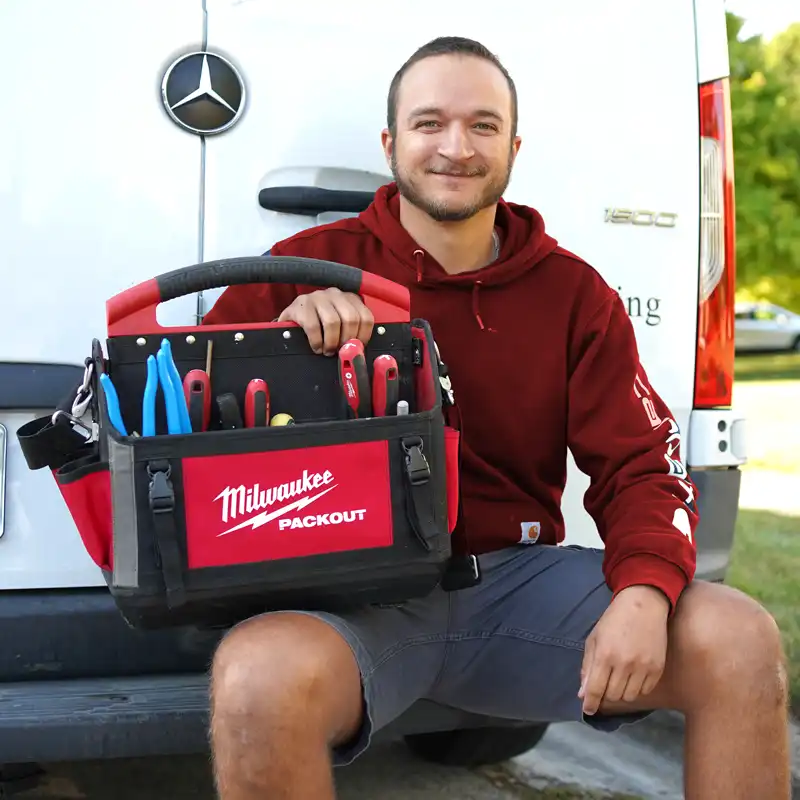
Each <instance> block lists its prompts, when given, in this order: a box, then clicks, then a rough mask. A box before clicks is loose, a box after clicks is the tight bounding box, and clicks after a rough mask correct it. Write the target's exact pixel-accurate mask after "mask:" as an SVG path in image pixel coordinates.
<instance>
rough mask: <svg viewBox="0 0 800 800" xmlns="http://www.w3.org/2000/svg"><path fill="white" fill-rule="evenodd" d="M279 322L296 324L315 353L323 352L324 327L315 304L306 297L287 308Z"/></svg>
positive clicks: (299, 298)
mask: <svg viewBox="0 0 800 800" xmlns="http://www.w3.org/2000/svg"><path fill="white" fill-rule="evenodd" d="M278 322H296V323H297V324H298V325H299V326H300V327H301V328H302V329H303V331H304V332H305V334H306V337H307V338H308V344H309V346H310V347H311V349H312V350H313V351H314V352H315V353H321V352H322V326H321V325H320V321H319V316H318V315H317V310H316V308H315V306H314V303H313V302H312V301H310V300H309V299H308V296H306V295H304V296H302V297H298V298H297V299H296V300H295V301H294V302H293V303H292V304H291V305H289V306H287V307H286V308H285V309H284V310H283V312H282V313H281V315H280V316H279V317H278Z"/></svg>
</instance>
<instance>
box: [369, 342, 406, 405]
mask: <svg viewBox="0 0 800 800" xmlns="http://www.w3.org/2000/svg"><path fill="white" fill-rule="evenodd" d="M399 397H400V371H399V370H398V368H397V361H396V360H395V358H394V356H390V355H388V354H384V355H380V356H378V357H377V358H376V359H375V360H374V361H373V362H372V413H373V414H374V415H375V416H376V417H385V416H387V415H388V414H393V413H394V409H395V407H396V406H397V401H398V399H399Z"/></svg>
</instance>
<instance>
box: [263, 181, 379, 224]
mask: <svg viewBox="0 0 800 800" xmlns="http://www.w3.org/2000/svg"><path fill="white" fill-rule="evenodd" d="M374 197H375V193H374V192H357V191H352V190H349V189H320V188H318V187H316V186H270V187H268V188H266V189H262V190H261V191H260V192H259V193H258V204H259V205H260V206H261V208H265V209H267V211H280V212H282V213H284V214H299V215H301V216H304V217H315V216H316V215H317V214H323V213H324V212H326V211H339V212H346V213H353V214H358V213H359V212H361V211H364V209H366V208H367V206H368V205H369V204H370V203H371V202H372V200H373V199H374Z"/></svg>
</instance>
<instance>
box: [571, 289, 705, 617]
mask: <svg viewBox="0 0 800 800" xmlns="http://www.w3.org/2000/svg"><path fill="white" fill-rule="evenodd" d="M571 351H572V352H571V353H570V365H569V366H570V379H569V419H568V440H569V446H570V450H571V451H572V454H573V456H574V458H575V462H576V464H577V466H578V467H579V469H581V470H582V471H583V472H584V473H586V474H587V475H588V476H589V478H590V481H591V483H590V487H589V489H588V490H587V492H586V495H585V498H584V505H585V507H586V510H587V511H588V512H589V514H590V515H591V516H592V518H593V519H594V521H595V523H596V524H597V528H598V532H599V534H600V537H601V538H602V540H603V542H604V544H605V560H604V564H603V572H604V575H605V578H606V582H607V584H608V586H609V587H610V589H611V591H612V592H613V593H614V595H616V594H617V593H618V592H620V591H622V590H623V589H625V588H626V587H628V586H633V585H636V584H645V585H649V586H654V587H656V588H658V589H660V590H661V591H662V592H663V593H664V594H665V595H666V596H667V598H668V599H669V601H670V604H671V612H670V613H673V612H674V611H675V606H676V603H677V601H678V598H679V597H680V594H681V592H682V591H683V589H684V588H685V587H686V585H687V584H688V583H689V582H690V581H691V580H692V578H693V577H694V572H695V565H696V548H695V542H694V533H695V529H696V527H697V521H698V517H697V511H696V503H695V492H696V489H695V487H694V486H693V484H692V483H691V481H690V479H689V476H688V474H687V472H686V469H685V468H684V467H683V465H682V463H681V449H680V448H681V432H680V431H679V430H678V426H677V424H676V423H675V421H674V420H673V418H672V415H671V413H670V411H669V409H668V408H667V406H666V404H665V403H664V401H663V400H662V399H661V398H660V397H659V395H658V393H657V392H656V391H655V390H654V388H653V387H652V386H651V385H650V382H649V380H648V378H647V374H646V373H645V370H644V368H643V367H642V365H641V363H640V361H639V353H638V349H637V346H636V339H635V335H634V330H633V326H632V324H631V321H630V319H629V318H628V315H627V313H626V311H625V308H624V306H623V304H622V301H621V299H620V298H619V296H618V295H617V294H616V293H614V294H613V296H612V297H609V298H608V299H607V300H606V301H605V302H604V303H603V305H602V306H601V307H600V309H599V310H598V311H596V312H595V313H594V315H593V316H592V317H591V318H590V319H589V320H588V322H587V323H585V324H584V325H583V326H582V328H581V330H580V331H579V333H578V334H577V337H576V338H575V340H574V341H573V343H572V346H571Z"/></svg>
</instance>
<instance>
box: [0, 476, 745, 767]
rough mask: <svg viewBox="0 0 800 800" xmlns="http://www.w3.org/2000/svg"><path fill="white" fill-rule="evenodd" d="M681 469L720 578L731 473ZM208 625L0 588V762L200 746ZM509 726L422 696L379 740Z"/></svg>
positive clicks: (100, 598) (705, 566)
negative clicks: (162, 621) (159, 621)
mask: <svg viewBox="0 0 800 800" xmlns="http://www.w3.org/2000/svg"><path fill="white" fill-rule="evenodd" d="M689 473H690V476H691V478H692V480H693V482H694V484H695V486H696V487H697V490H698V510H699V512H700V521H699V524H698V527H697V531H696V541H697V549H698V557H697V577H698V578H700V579H703V580H709V581H723V580H724V579H725V576H726V574H727V571H728V566H729V564H730V555H731V548H732V546H733V538H734V530H735V526H736V514H737V508H738V504H739V489H740V485H741V472H740V471H739V469H738V468H723V469H721V468H709V469H699V470H694V471H692V470H690V471H689ZM219 635H220V634H219V633H210V632H209V633H201V632H197V631H193V630H179V631H158V632H151V631H148V632H142V631H136V630H133V629H131V628H129V627H128V626H127V625H126V624H125V623H124V622H123V620H122V617H121V616H120V614H119V613H118V611H117V609H116V606H115V605H114V602H113V600H112V598H111V596H110V595H109V594H108V592H107V591H105V590H96V589H88V590H84V591H69V592H62V591H52V592H36V593H34V592H8V593H2V594H0V641H2V642H3V648H1V649H0V764H3V763H6V764H8V763H16V762H31V761H35V762H53V761H74V760H86V759H105V758H129V757H146V756H158V755H161V756H163V755H182V754H195V753H203V752H206V751H207V750H208V670H207V666H208V664H209V662H210V659H211V655H212V653H213V650H214V647H215V645H216V642H217V641H218V637H219ZM512 724H514V723H513V722H511V721H501V720H493V719H490V718H488V717H482V716H478V715H472V714H467V713H464V712H460V711H457V710H455V709H450V708H446V707H442V706H438V705H436V704H432V703H427V702H422V703H417V704H416V705H414V706H412V708H411V709H409V711H408V712H406V713H405V714H404V715H402V716H401V717H400V718H399V719H398V720H396V721H395V722H394V723H393V724H392V725H390V726H388V727H387V728H386V729H384V730H383V731H382V732H381V735H380V737H379V738H381V739H391V738H395V737H399V736H402V735H404V734H407V733H419V732H423V731H435V730H448V729H450V730H452V729H454V728H460V727H476V726H483V725H512Z"/></svg>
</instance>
